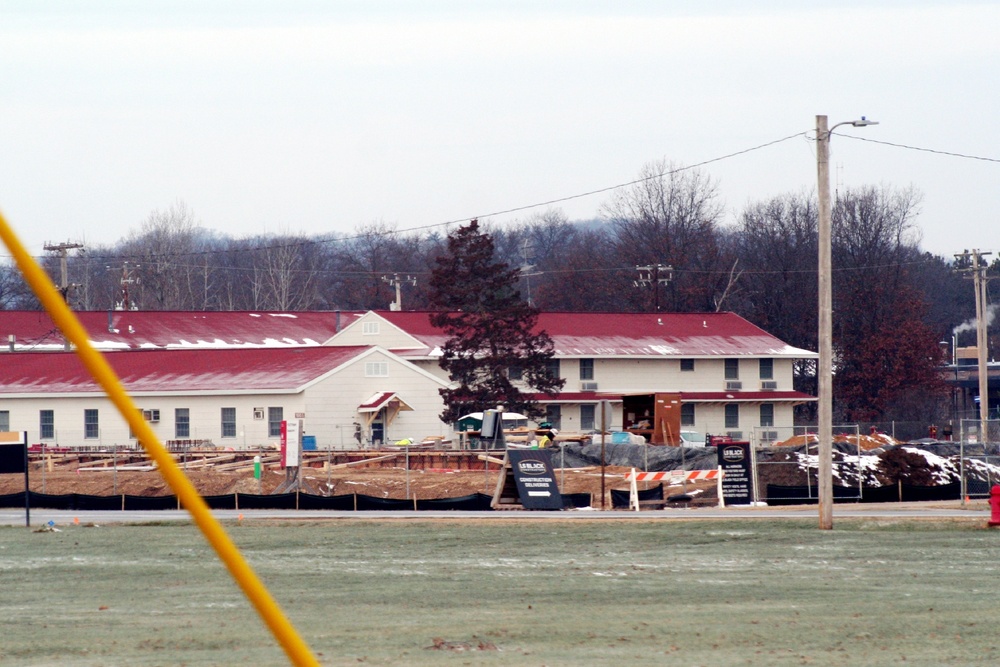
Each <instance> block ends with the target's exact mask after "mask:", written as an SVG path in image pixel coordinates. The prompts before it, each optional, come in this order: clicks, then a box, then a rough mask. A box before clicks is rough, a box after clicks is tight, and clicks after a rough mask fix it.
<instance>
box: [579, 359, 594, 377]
mask: <svg viewBox="0 0 1000 667" xmlns="http://www.w3.org/2000/svg"><path fill="white" fill-rule="evenodd" d="M580 379H581V380H593V379H594V360H593V359H581V360H580Z"/></svg>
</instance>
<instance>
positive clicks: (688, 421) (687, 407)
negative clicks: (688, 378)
mask: <svg viewBox="0 0 1000 667" xmlns="http://www.w3.org/2000/svg"><path fill="white" fill-rule="evenodd" d="M681 426H694V403H681Z"/></svg>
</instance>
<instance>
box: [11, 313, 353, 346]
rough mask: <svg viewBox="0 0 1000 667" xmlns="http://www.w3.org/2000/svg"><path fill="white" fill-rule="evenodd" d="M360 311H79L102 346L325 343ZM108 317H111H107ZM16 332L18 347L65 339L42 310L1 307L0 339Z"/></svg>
mask: <svg viewBox="0 0 1000 667" xmlns="http://www.w3.org/2000/svg"><path fill="white" fill-rule="evenodd" d="M359 315H360V313H354V312H350V313H337V312H317V311H310V312H295V313H286V312H258V311H235V312H233V311H229V312H217V311H121V310H115V311H111V312H110V314H109V313H108V312H107V311H80V312H77V313H76V316H77V318H78V319H79V320H80V323H81V324H82V325H83V327H84V329H86V331H87V334H88V337H89V339H90V340H91V342H92V343H93V344H94V346H95V347H97V348H98V349H101V350H116V349H156V348H171V349H193V348H202V349H206V348H207V349H217V348H224V347H301V346H311V345H322V344H323V343H325V342H326V341H327V340H328V339H330V338H331V337H333V336H334V334H336V333H337V325H338V319H339V321H340V328H343V327H344V326H346V325H347V324H348V323H349V322H351V321H353V319H355V318H357V317H358V316H359ZM109 317H110V323H109ZM9 335H14V336H15V337H16V341H15V345H16V349H18V350H35V351H42V350H48V351H52V350H61V349H63V340H62V336H61V335H60V333H59V331H58V330H57V329H56V326H55V324H54V323H53V322H52V320H51V318H49V316H48V313H46V312H44V311H23V310H21V311H19V310H11V311H0V337H2V340H0V344H2V345H3V346H4V347H3V349H4V350H6V349H8V348H7V341H8V336H9Z"/></svg>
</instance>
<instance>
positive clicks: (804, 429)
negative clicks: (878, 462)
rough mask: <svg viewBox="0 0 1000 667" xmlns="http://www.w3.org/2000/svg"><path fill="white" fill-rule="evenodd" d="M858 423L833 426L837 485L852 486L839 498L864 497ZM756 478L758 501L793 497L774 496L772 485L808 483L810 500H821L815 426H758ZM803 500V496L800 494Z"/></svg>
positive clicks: (754, 439) (755, 434) (754, 441)
mask: <svg viewBox="0 0 1000 667" xmlns="http://www.w3.org/2000/svg"><path fill="white" fill-rule="evenodd" d="M859 434H860V427H859V425H858V424H843V425H834V426H833V443H834V444H833V447H834V454H833V478H834V485H836V486H839V487H845V488H850V489H856V495H855V493H854V491H851V492H848V493H847V495H841V494H839V493H838V495H837V497H838V498H845V499H860V498H861V488H862V482H863V476H862V475H861V474H859V471H860V469H861V468H862V466H861V438H860V437H859ZM750 444H751V451H752V459H751V462H752V466H753V479H754V484H753V487H754V501H755V502H760V501H762V500H778V501H781V500H791V499H792V498H791V497H789V498H785V497H779V496H771V495H769V494H768V493H767V492H766V489H767V487H768V485H771V486H772V487H776V486H777V487H780V486H784V487H792V486H802V485H805V486H806V488H807V494H808V495H807V496H806V500H818V499H819V490H818V486H817V481H816V480H817V478H818V473H819V438H818V436H817V435H816V427H815V426H790V427H780V428H779V427H766V428H755V429H754V430H753V431H752V441H751V443H750ZM795 499H797V500H800V501H801V500H802V498H801V497H796V498H795Z"/></svg>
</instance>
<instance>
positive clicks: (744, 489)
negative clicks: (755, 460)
mask: <svg viewBox="0 0 1000 667" xmlns="http://www.w3.org/2000/svg"><path fill="white" fill-rule="evenodd" d="M718 451H719V468H720V469H721V470H722V498H723V500H724V501H725V504H726V505H750V504H752V503H753V472H752V466H751V463H750V443H749V442H725V443H722V442H720V443H719V444H718Z"/></svg>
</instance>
